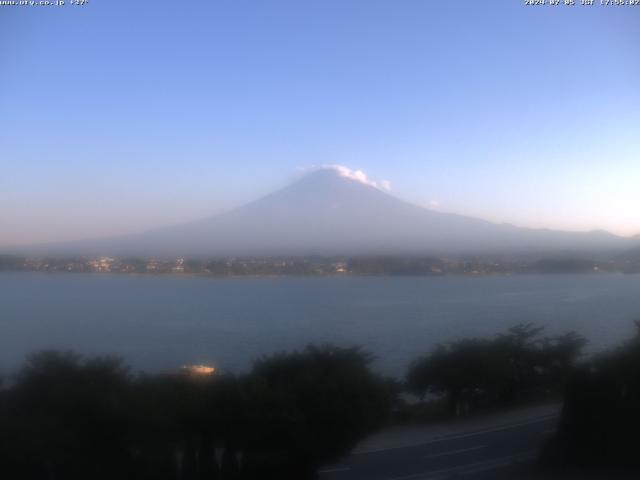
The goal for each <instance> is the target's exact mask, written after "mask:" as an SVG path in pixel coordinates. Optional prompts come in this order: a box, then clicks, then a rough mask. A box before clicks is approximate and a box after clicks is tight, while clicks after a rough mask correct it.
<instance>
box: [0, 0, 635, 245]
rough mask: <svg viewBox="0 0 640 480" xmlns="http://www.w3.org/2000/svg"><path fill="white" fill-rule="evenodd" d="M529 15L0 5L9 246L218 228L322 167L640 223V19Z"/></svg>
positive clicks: (564, 217)
mask: <svg viewBox="0 0 640 480" xmlns="http://www.w3.org/2000/svg"><path fill="white" fill-rule="evenodd" d="M67 3H69V2H67ZM578 3H579V2H578ZM523 4H524V1H519V0H503V1H500V0H496V1H482V2H481V1H476V0H468V1H431V0H419V1H411V0H403V1H396V0H386V1H377V0H366V1H365V0H363V1H355V0H354V1H349V0H335V1H333V0H322V1H301V0H290V1H269V0H259V1H258V0H254V1H241V0H225V1H219V0H202V1H188V2H181V1H178V0H173V1H165V0H149V1H130V0H129V1H125V0H90V3H89V4H88V5H87V6H84V7H74V6H70V5H67V6H65V7H60V8H59V7H0V42H1V43H0V45H2V48H1V49H0V79H1V80H0V81H1V84H0V245H3V244H4V245H7V244H13V243H23V242H36V241H49V240H61V239H71V238H81V237H90V236H96V235H107V234H113V233H122V232H133V231H138V230H144V229H147V228H149V227H152V226H155V225H162V224H171V223H175V222H179V221H184V220H190V219H195V218H199V217H203V216H207V215H209V214H212V213H216V212H219V211H223V210H226V209H229V208H231V207H233V206H235V205H238V204H241V203H243V202H245V201H247V200H250V199H253V198H255V197H256V196H259V195H261V194H263V193H266V192H268V191H270V190H273V189H275V188H277V187H279V186H281V185H284V184H285V183H287V182H288V181H290V180H291V179H292V178H293V177H294V176H295V175H296V172H299V171H300V169H303V168H305V167H308V166H310V165H314V164H315V165H318V164H341V165H346V166H348V167H351V168H354V169H362V170H363V171H364V172H366V173H367V175H368V176H369V177H370V178H373V179H375V180H378V181H381V180H388V181H389V182H390V184H391V187H392V190H391V192H392V193H394V194H395V195H398V196H399V197H401V198H404V199H406V200H409V201H412V202H414V203H417V204H421V205H433V206H434V207H432V208H439V209H441V210H443V211H454V212H460V213H465V214H469V215H475V216H480V217H483V218H487V219H490V220H494V221H499V222H510V223H515V224H518V225H524V226H548V227H554V228H563V229H577V230H585V229H594V228H604V229H608V230H611V231H614V232H617V233H620V234H625V235H628V234H638V233H640V212H639V208H638V207H639V206H640V54H639V52H640V7H603V6H593V7H581V6H575V7H564V6H560V7H549V6H545V7H525V6H524V5H523Z"/></svg>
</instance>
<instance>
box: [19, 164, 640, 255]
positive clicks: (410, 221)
mask: <svg viewBox="0 0 640 480" xmlns="http://www.w3.org/2000/svg"><path fill="white" fill-rule="evenodd" d="M634 245H640V241H639V240H638V239H635V240H634V239H630V238H623V237H618V236H615V235H613V234H610V233H607V232H603V231H596V232H588V233H578V232H564V231H554V230H547V229H527V228H518V227H514V226H511V225H498V224H494V223H491V222H488V221H485V220H480V219H477V218H471V217H465V216H462V215H456V214H451V213H443V212H438V211H434V210H429V209H426V208H422V207H419V206H416V205H412V204H410V203H407V202H405V201H402V200H400V199H398V198H396V197H393V196H392V195H390V194H388V193H386V192H384V191H382V190H379V189H378V188H375V187H373V186H370V185H367V184H364V183H361V182H359V181H356V180H353V179H351V178H347V177H344V176H341V175H340V173H339V172H337V171H334V170H330V169H325V170H318V171H315V172H313V173H310V174H308V175H307V176H305V177H303V178H301V179H300V180H298V181H296V182H294V183H292V184H291V185H289V186H287V187H285V188H283V189H281V190H278V191H276V192H274V193H272V194H270V195H267V196H265V197H263V198H260V199H259V200H256V201H254V202H251V203H249V204H247V205H244V206H242V207H240V208H237V209H235V210H233V211H230V212H228V213H225V214H221V215H216V216H213V217H210V218H206V219H203V220H200V221H196V222H192V223H187V224H182V225H175V226H171V227H166V228H159V229H155V230H151V231H148V232H145V233H141V234H137V235H127V236H120V237H113V238H104V239H96V240H85V241H79V242H65V243H60V244H55V245H52V244H49V245H43V246H39V247H34V248H30V249H29V252H28V253H34V252H36V251H38V252H41V253H45V252H46V253H49V254H52V255H53V254H75V255H118V256H124V255H138V256H147V257H148V256H230V255H231V256H233V255H237V256H239V255H255V256H262V255H314V254H315V255H335V254H338V255H354V254H429V255H446V254H462V253H464V254H496V253H536V252H541V253H542V252H544V253H547V252H558V253H583V252H592V253H599V252H612V251H623V250H625V249H630V248H632V247H633V246H634ZM19 250H22V252H23V253H24V251H25V249H19Z"/></svg>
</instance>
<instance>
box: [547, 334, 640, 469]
mask: <svg viewBox="0 0 640 480" xmlns="http://www.w3.org/2000/svg"><path fill="white" fill-rule="evenodd" d="M636 324H637V326H638V331H637V333H636V335H635V337H634V338H633V339H631V340H630V341H628V342H626V343H625V344H624V345H622V346H621V347H619V348H616V349H614V350H612V351H610V352H606V353H604V354H602V355H600V356H597V357H595V358H594V359H592V360H591V361H590V362H589V363H587V364H586V365H584V366H583V367H582V368H580V369H578V370H576V371H575V373H574V374H573V375H572V376H571V378H570V381H569V383H568V387H567V393H566V396H565V403H564V407H563V411H562V415H561V418H560V422H559V426H558V433H557V435H556V436H555V438H554V439H553V440H552V441H551V442H550V443H549V445H548V446H547V448H546V451H545V455H544V458H545V459H546V460H547V461H548V462H549V463H550V464H551V465H553V466H555V467H566V468H569V469H571V468H575V467H580V468H583V469H586V470H587V471H590V472H602V471H605V472H607V475H613V473H612V472H616V471H617V472H619V473H627V474H628V473H629V472H635V473H636V475H637V474H639V472H640V456H639V455H638V431H640V322H636ZM610 478H613V477H610ZM633 478H638V477H637V476H634V477H633Z"/></svg>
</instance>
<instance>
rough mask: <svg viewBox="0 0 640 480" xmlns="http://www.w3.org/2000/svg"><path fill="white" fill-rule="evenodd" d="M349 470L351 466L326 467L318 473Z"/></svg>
mask: <svg viewBox="0 0 640 480" xmlns="http://www.w3.org/2000/svg"><path fill="white" fill-rule="evenodd" d="M349 470H351V467H340V468H326V469H324V470H318V473H337V472H348V471H349Z"/></svg>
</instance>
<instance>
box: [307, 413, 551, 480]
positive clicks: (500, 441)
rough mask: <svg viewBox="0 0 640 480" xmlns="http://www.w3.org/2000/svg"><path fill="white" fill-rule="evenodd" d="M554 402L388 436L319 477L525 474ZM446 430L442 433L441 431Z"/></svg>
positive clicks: (427, 479) (378, 479)
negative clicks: (435, 431) (433, 429)
mask: <svg viewBox="0 0 640 480" xmlns="http://www.w3.org/2000/svg"><path fill="white" fill-rule="evenodd" d="M557 410H558V409H557V406H553V407H550V408H546V409H542V410H540V409H538V410H535V409H534V410H533V411H532V412H531V413H530V414H529V415H527V412H526V411H525V412H521V413H522V414H520V415H516V416H513V415H512V416H511V418H503V421H500V418H501V417H493V418H491V419H488V421H486V422H484V424H482V423H478V422H477V421H476V422H472V423H470V424H468V425H464V424H463V425H460V424H455V425H454V426H453V427H452V428H451V429H450V432H449V433H446V429H445V430H443V428H442V426H441V427H440V429H439V431H438V432H439V433H438V434H437V435H433V433H432V432H430V430H429V428H428V427H422V435H421V434H420V431H419V430H418V431H416V430H415V429H414V430H413V431H410V430H407V432H406V435H404V437H405V438H404V441H403V439H402V437H403V435H402V434H399V433H398V432H394V433H391V434H389V435H387V437H388V438H389V439H392V440H391V441H388V442H386V444H385V442H384V438H385V437H384V434H383V435H381V436H379V438H378V440H377V442H369V445H368V446H365V448H359V449H357V450H356V451H355V452H354V453H353V454H352V455H351V456H349V457H348V458H346V459H345V460H344V461H343V462H341V463H339V464H336V465H331V466H327V467H325V468H323V469H321V470H320V471H319V476H320V480H445V479H449V478H465V479H467V478H468V479H473V480H478V479H483V480H484V479H492V480H493V479H498V478H500V479H508V478H518V479H520V478H524V477H525V476H526V475H527V473H528V471H532V470H534V468H533V467H534V466H535V459H536V457H537V455H538V452H539V447H540V444H541V442H542V441H543V440H544V439H545V438H547V437H549V436H550V435H551V434H552V433H553V431H554V430H555V426H556V422H557V416H558V411H557ZM443 432H445V433H443Z"/></svg>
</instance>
